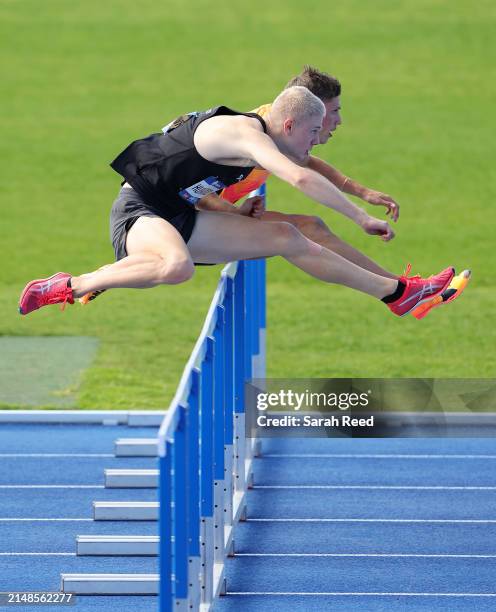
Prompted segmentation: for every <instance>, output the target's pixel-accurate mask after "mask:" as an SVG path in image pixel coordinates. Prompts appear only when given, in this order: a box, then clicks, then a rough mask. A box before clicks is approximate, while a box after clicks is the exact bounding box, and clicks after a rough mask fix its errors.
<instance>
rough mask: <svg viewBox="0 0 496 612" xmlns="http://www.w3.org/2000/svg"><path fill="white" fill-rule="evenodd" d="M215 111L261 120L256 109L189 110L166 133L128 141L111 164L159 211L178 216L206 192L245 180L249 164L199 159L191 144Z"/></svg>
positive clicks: (219, 108) (220, 108)
mask: <svg viewBox="0 0 496 612" xmlns="http://www.w3.org/2000/svg"><path fill="white" fill-rule="evenodd" d="M217 115H245V116H247V117H255V118H256V119H258V120H259V121H260V123H261V124H262V127H263V129H264V132H266V130H267V128H266V125H265V121H264V120H263V119H262V117H260V115H257V114H255V113H241V112H238V111H235V110H232V109H230V108H227V107H226V106H217V107H215V108H212V109H210V110H208V111H205V112H198V113H190V114H189V115H183V116H182V117H179V118H178V119H176V120H175V121H173V122H172V123H171V124H170V125H169V126H168V128H167V132H165V133H162V132H160V133H157V134H152V135H151V136H148V137H147V138H143V139H141V140H136V141H134V142H132V143H131V144H130V145H129V146H128V147H127V148H126V149H125V150H124V151H123V152H122V153H121V154H120V155H118V156H117V157H116V158H115V159H114V161H113V162H112V163H111V164H110V165H111V167H112V168H113V169H114V170H115V171H116V172H118V173H119V174H120V175H122V176H123V177H124V179H125V180H126V182H127V183H129V184H130V185H131V186H132V187H133V189H134V190H135V191H137V192H138V193H139V194H140V195H141V197H142V198H143V200H144V201H145V203H146V204H147V205H148V206H150V208H151V209H152V210H155V211H157V212H158V213H165V212H167V214H168V215H171V214H175V213H176V212H177V214H179V213H180V212H181V211H184V209H185V206H186V207H194V205H195V204H196V203H197V202H198V201H199V200H200V199H201V198H202V197H204V196H205V195H207V194H209V193H214V192H218V191H221V190H222V189H224V187H227V186H229V185H233V184H234V183H237V182H238V181H241V180H243V179H244V178H246V177H247V176H248V175H249V174H250V172H251V171H252V170H253V166H250V167H241V166H225V165H222V164H216V163H213V162H210V161H208V160H206V159H205V158H204V157H202V156H201V155H200V154H199V153H198V151H197V150H196V147H195V145H194V142H193V137H194V134H195V131H196V129H197V127H198V126H199V125H200V123H202V122H203V121H205V120H206V119H210V118H211V117H215V116H217Z"/></svg>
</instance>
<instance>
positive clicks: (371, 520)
mask: <svg viewBox="0 0 496 612" xmlns="http://www.w3.org/2000/svg"><path fill="white" fill-rule="evenodd" d="M246 522H248V523H484V524H486V523H496V519H386V518H248V519H246Z"/></svg>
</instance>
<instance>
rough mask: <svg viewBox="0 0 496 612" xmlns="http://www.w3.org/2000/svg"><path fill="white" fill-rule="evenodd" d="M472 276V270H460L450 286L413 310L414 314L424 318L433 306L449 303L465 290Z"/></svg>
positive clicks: (417, 317)
mask: <svg viewBox="0 0 496 612" xmlns="http://www.w3.org/2000/svg"><path fill="white" fill-rule="evenodd" d="M471 276H472V272H471V271H470V270H463V272H460V274H458V276H455V277H453V280H452V281H451V283H450V284H449V286H448V288H447V289H445V290H444V291H443V292H442V293H441V294H440V295H436V297H435V298H432V300H429V301H428V302H426V303H425V304H422V305H421V306H419V307H418V308H415V310H412V315H413V316H414V317H415V318H416V319H423V318H424V317H426V316H427V315H428V314H429V312H430V311H431V310H432V309H433V308H436V307H437V306H441V304H449V303H450V302H452V301H453V300H456V298H458V297H459V296H460V295H461V294H462V293H463V290H464V289H465V287H466V286H467V285H468V283H469V281H470V277H471Z"/></svg>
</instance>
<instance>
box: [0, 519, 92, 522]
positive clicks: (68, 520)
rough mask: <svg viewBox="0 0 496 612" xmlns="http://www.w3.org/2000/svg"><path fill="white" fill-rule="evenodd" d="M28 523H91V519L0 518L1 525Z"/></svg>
mask: <svg viewBox="0 0 496 612" xmlns="http://www.w3.org/2000/svg"><path fill="white" fill-rule="evenodd" d="M21 521H24V522H30V521H67V522H70V521H73V522H81V521H85V522H86V521H91V522H93V519H92V518H0V522H2V523H14V522H21Z"/></svg>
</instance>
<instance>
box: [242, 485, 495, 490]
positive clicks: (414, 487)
mask: <svg viewBox="0 0 496 612" xmlns="http://www.w3.org/2000/svg"><path fill="white" fill-rule="evenodd" d="M252 489H296V490H298V489H302V490H303V489H329V490H333V489H336V490H340V489H364V490H368V489H370V490H371V491H373V490H375V489H377V490H381V489H385V490H396V489H398V490H403V489H404V490H412V491H423V490H426V491H495V490H496V486H494V487H493V486H480V487H475V486H474V487H470V486H468V487H462V486H442V485H439V486H437V485H432V486H427V485H425V486H424V485H422V486H421V485H253V487H252Z"/></svg>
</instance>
